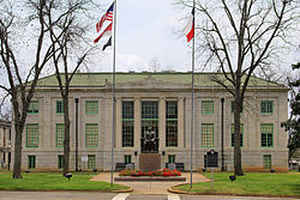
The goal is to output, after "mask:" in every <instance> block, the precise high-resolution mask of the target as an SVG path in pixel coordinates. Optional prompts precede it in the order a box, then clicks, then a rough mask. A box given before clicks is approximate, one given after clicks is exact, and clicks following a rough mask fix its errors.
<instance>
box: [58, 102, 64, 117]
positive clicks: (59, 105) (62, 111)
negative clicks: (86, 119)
mask: <svg viewBox="0 0 300 200" xmlns="http://www.w3.org/2000/svg"><path fill="white" fill-rule="evenodd" d="M56 113H58V114H61V113H64V103H63V101H56Z"/></svg>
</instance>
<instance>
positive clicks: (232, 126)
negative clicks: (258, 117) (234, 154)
mask: <svg viewBox="0 0 300 200" xmlns="http://www.w3.org/2000/svg"><path fill="white" fill-rule="evenodd" d="M240 126H241V127H240V131H241V132H240V134H241V140H240V146H241V147H242V146H243V144H244V142H243V137H244V125H243V124H240ZM231 146H232V147H234V124H232V125H231Z"/></svg>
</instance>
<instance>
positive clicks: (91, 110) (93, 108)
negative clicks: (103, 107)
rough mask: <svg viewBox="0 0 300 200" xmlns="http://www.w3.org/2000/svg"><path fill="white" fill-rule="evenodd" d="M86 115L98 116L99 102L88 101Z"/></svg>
mask: <svg viewBox="0 0 300 200" xmlns="http://www.w3.org/2000/svg"><path fill="white" fill-rule="evenodd" d="M85 113H86V114H98V101H86V102H85Z"/></svg>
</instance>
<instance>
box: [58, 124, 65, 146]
mask: <svg viewBox="0 0 300 200" xmlns="http://www.w3.org/2000/svg"><path fill="white" fill-rule="evenodd" d="M64 139H65V125H64V124H56V147H64Z"/></svg>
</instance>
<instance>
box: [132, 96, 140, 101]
mask: <svg viewBox="0 0 300 200" xmlns="http://www.w3.org/2000/svg"><path fill="white" fill-rule="evenodd" d="M133 100H134V101H140V100H141V97H134V98H133Z"/></svg>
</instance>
